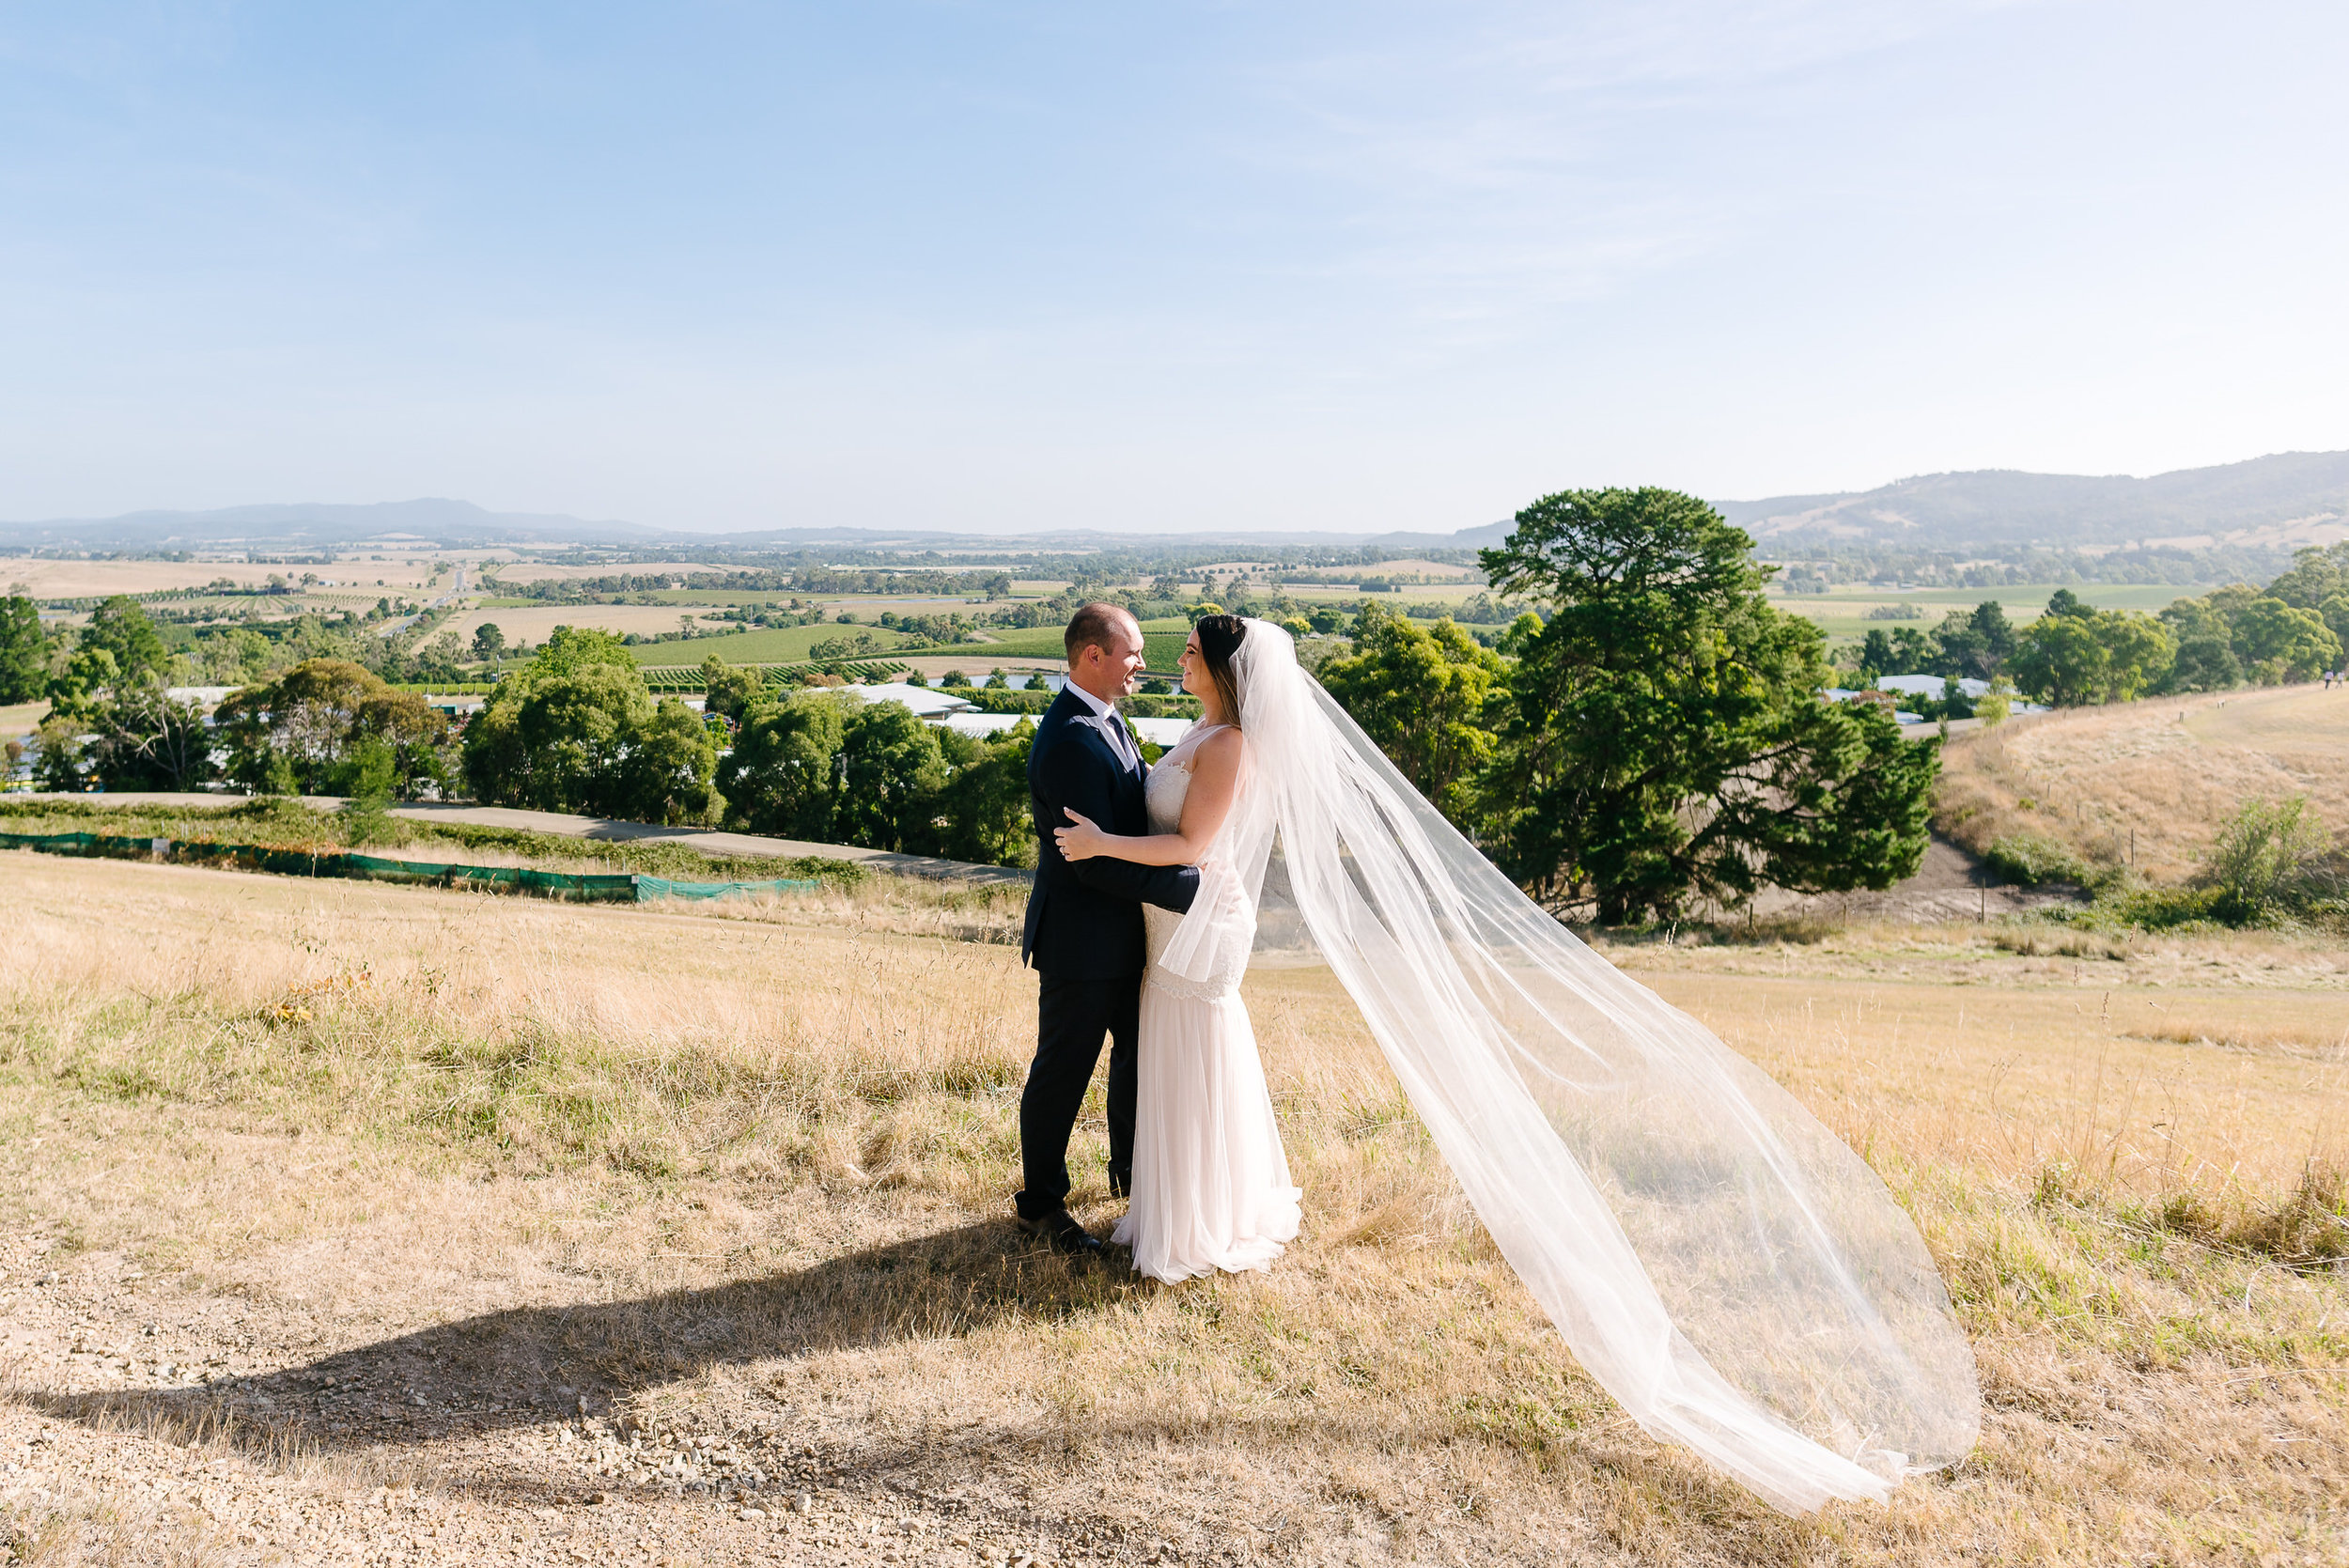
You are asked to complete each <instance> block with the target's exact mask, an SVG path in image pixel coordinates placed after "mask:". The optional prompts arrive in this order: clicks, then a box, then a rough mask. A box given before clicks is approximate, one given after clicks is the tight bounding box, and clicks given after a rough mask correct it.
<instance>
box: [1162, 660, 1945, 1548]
mask: <svg viewBox="0 0 2349 1568" xmlns="http://www.w3.org/2000/svg"><path fill="white" fill-rule="evenodd" d="M1232 668H1233V674H1234V676H1235V682H1236V685H1237V691H1238V697H1239V719H1240V725H1241V728H1242V730H1243V731H1244V733H1245V734H1246V736H1247V738H1248V745H1247V749H1246V753H1245V755H1244V756H1243V758H1242V760H1241V768H1240V776H1241V783H1240V787H1239V789H1238V791H1237V793H1236V795H1235V796H1234V798H1233V801H1232V810H1231V815H1229V816H1228V817H1226V818H1225V819H1224V823H1223V826H1222V828H1221V830H1220V831H1218V833H1217V834H1216V837H1215V841H1214V842H1213V843H1212V844H1210V845H1209V846H1208V847H1207V850H1206V853H1205V854H1204V855H1203V856H1202V857H1201V858H1200V862H1199V872H1200V886H1199V893H1198V896H1197V898H1196V899H1195V900H1194V901H1193V902H1192V905H1191V908H1190V913H1189V914H1187V915H1185V916H1183V917H1181V918H1180V919H1179V920H1178V919H1175V918H1174V917H1171V916H1166V915H1161V914H1159V912H1157V911H1156V910H1152V911H1149V913H1148V916H1147V918H1148V920H1149V923H1150V925H1149V932H1150V970H1149V975H1148V979H1147V981H1146V983H1145V986H1144V988H1143V1001H1142V1039H1141V1056H1142V1062H1141V1079H1142V1082H1141V1107H1140V1110H1141V1115H1140V1119H1139V1123H1138V1126H1137V1127H1136V1138H1135V1145H1136V1149H1135V1155H1136V1157H1135V1162H1134V1184H1133V1199H1134V1203H1133V1210H1132V1212H1131V1213H1130V1214H1129V1215H1128V1217H1127V1219H1126V1222H1125V1223H1124V1224H1122V1225H1120V1226H1119V1227H1118V1230H1117V1235H1118V1237H1119V1239H1121V1240H1125V1241H1128V1242H1130V1243H1131V1244H1132V1246H1133V1248H1134V1257H1135V1262H1136V1263H1137V1265H1140V1266H1141V1267H1143V1269H1144V1270H1146V1271H1148V1272H1150V1273H1153V1274H1156V1275H1158V1276H1159V1278H1160V1279H1180V1278H1183V1277H1185V1276H1187V1275H1191V1274H1198V1273H1203V1272H1205V1271H1206V1270H1207V1269H1209V1268H1214V1267H1225V1268H1229V1267H1235V1266H1238V1267H1246V1266H1250V1265H1258V1266H1261V1265H1262V1264H1263V1262H1264V1261H1265V1260H1267V1259H1268V1258H1270V1257H1271V1256H1272V1255H1273V1254H1274V1253H1276V1252H1277V1251H1278V1250H1280V1247H1281V1244H1282V1243H1283V1242H1284V1241H1286V1240H1287V1239H1289V1238H1290V1237H1291V1236H1293V1235H1294V1234H1296V1232H1297V1212H1298V1211H1297V1199H1298V1191H1297V1188H1294V1187H1292V1186H1290V1185H1289V1178H1288V1171H1287V1162H1286V1161H1285V1160H1284V1159H1283V1157H1282V1154H1281V1144H1280V1138H1279V1135H1278V1133H1277V1132H1276V1130H1275V1129H1274V1126H1273V1124H1272V1110H1271V1105H1270V1103H1269V1101H1268V1098H1267V1096H1266V1094H1265V1088H1264V1075H1263V1070H1262V1068H1261V1067H1260V1066H1259V1065H1258V1063H1257V1061H1256V1052H1255V1045H1254V1040H1253V1037H1252V1032H1251V1031H1250V1029H1249V1025H1248V1015H1247V1012H1246V1011H1245V1010H1244V1009H1243V1008H1242V1006H1241V1005H1240V1001H1239V999H1238V997H1237V994H1236V988H1237V984H1238V981H1239V977H1240V975H1241V973H1242V972H1243V971H1244V970H1246V969H1247V967H1248V954H1249V947H1250V943H1251V939H1252V937H1253V935H1254V932H1255V929H1256V925H1257V921H1258V915H1259V912H1260V911H1269V910H1276V909H1277V910H1282V911H1283V914H1284V915H1285V914H1287V913H1288V912H1289V911H1290V910H1292V909H1293V912H1294V918H1295V920H1296V922H1297V924H1299V926H1301V928H1302V931H1303V934H1304V935H1305V936H1307V937H1309V938H1310V939H1311V941H1312V945H1313V948H1314V949H1315V952H1316V953H1317V954H1318V955H1319V957H1320V959H1321V961H1322V962H1324V963H1326V964H1328V965H1329V967H1330V973H1331V974H1332V975H1333V976H1334V977H1335V978H1336V980H1337V981H1338V983H1339V984H1340V985H1342V986H1345V987H1346V994H1347V995H1348V996H1350V997H1351V998H1353V1000H1354V1002H1355V1005H1356V1006H1357V1007H1359V1008H1360V1009H1361V1016H1362V1021H1363V1023H1364V1024H1365V1025H1367V1026H1368V1028H1369V1030H1370V1032H1371V1034H1372V1036H1373V1037H1374V1038H1375V1039H1377V1042H1378V1046H1379V1048H1380V1050H1381V1051H1382V1052H1383V1053H1384V1054H1385V1056H1386V1059H1387V1062H1388V1063H1389V1065H1391V1066H1392V1068H1393V1069H1394V1073H1395V1078H1396V1079H1397V1081H1398V1082H1399V1083H1400V1084H1401V1085H1402V1087H1403V1090H1404V1092H1405V1093H1406V1094H1408V1095H1409V1096H1410V1101H1411V1105H1412V1107H1413V1108H1414V1109H1415V1110H1417V1111H1418V1112H1419V1116H1420V1120H1421V1122H1422V1123H1423V1125H1424V1126H1425V1127H1426V1129H1427V1132H1428V1135H1429V1137H1430V1138H1432V1139H1433V1140H1434V1141H1435V1144H1436V1146H1437V1148H1438V1149H1439V1150H1440V1151H1441V1152H1442V1155H1443V1157H1444V1162H1445V1163H1446V1164H1447V1165H1448V1166H1450V1167H1451V1169H1452V1172H1453V1173H1454V1174H1455V1176H1457V1177H1458V1178H1459V1182H1460V1186H1461V1188H1462V1190H1463V1191H1464V1192H1465V1193H1466V1194H1467V1196H1468V1199H1469V1201H1470V1203H1472V1204H1473V1205H1474V1206H1475V1209H1476V1214H1477V1218H1478V1219H1481V1220H1482V1221H1483V1222H1484V1225H1485V1229H1486V1232H1487V1233H1488V1234H1490V1235H1491V1237H1492V1239H1493V1241H1494V1243H1495V1244H1496V1245H1497V1246H1498V1247H1499V1248H1500V1249H1501V1254H1502V1255H1503V1256H1504V1257H1506V1258H1507V1259H1508V1260H1509V1263H1510V1265H1511V1266H1512V1267H1513V1268H1514V1269H1515V1270H1516V1271H1517V1277H1518V1278H1519V1279H1520V1280H1521V1281H1524V1284H1525V1287H1526V1289H1527V1290H1528V1291H1529V1292H1530V1293H1531V1294H1532V1296H1533V1297H1534V1299H1536V1300H1538V1301H1539V1302H1540V1303H1541V1304H1542V1306H1543V1308H1544V1309H1545V1310H1546V1311H1547V1312H1548V1313H1549V1316H1550V1320H1551V1321H1552V1322H1553V1323H1555V1324H1556V1325H1557V1326H1558V1329H1559V1332H1560V1333H1561V1334H1562V1335H1563V1337H1564V1340H1565V1343H1566V1345H1567V1346H1568V1347H1569V1348H1571V1350H1572V1351H1573V1353H1574V1356H1575V1358H1577V1359H1578V1360H1579V1361H1580V1362H1581V1364H1582V1366H1583V1368H1584V1369H1585V1370H1586V1371H1588V1372H1589V1373H1590V1374H1591V1375H1592V1376H1593V1377H1595V1378H1596V1379H1597V1380H1598V1382H1599V1383H1600V1384H1601V1385H1602V1386H1603V1387H1604V1388H1605V1389H1607V1391H1608V1392H1610V1394H1612V1395H1614V1397H1615V1398H1616V1399H1617V1400H1619V1401H1620V1402H1621V1403H1622V1405H1623V1407H1624V1409H1625V1410H1626V1412H1628V1413H1629V1415H1630V1416H1631V1418H1632V1419H1633V1420H1634V1421H1638V1422H1639V1424H1640V1425H1641V1427H1642V1428H1643V1429H1645V1430H1646V1431H1647V1432H1649V1433H1650V1434H1652V1435H1654V1436H1657V1437H1659V1438H1662V1439H1664V1440H1665V1441H1668V1442H1672V1443H1676V1444H1679V1445H1681V1446H1682V1447H1684V1448H1686V1449H1688V1451H1690V1452H1693V1453H1696V1454H1697V1455H1699V1456H1701V1457H1702V1458H1703V1459H1704V1460H1705V1461H1706V1462H1707V1463H1709V1464H1711V1465H1712V1466H1714V1467H1717V1468H1718V1469H1719V1471H1720V1473H1721V1474H1723V1475H1725V1476H1729V1477H1733V1478H1735V1480H1736V1481H1738V1482H1740V1483H1744V1484H1745V1485H1746V1486H1748V1487H1750V1488H1751V1489H1752V1490H1753V1491H1754V1492H1755V1493H1756V1494H1758V1495H1759V1496H1760V1497H1762V1498H1766V1500H1768V1501H1769V1502H1770V1503H1771V1504H1772V1505H1773V1506H1775V1507H1777V1508H1780V1509H1782V1510H1784V1511H1785V1512H1787V1513H1790V1514H1805V1513H1809V1512H1811V1511H1812V1510H1813V1509H1816V1508H1819V1507H1820V1506H1822V1505H1823V1504H1825V1503H1828V1502H1829V1501H1831V1500H1833V1499H1836V1498H1851V1499H1857V1498H1875V1499H1882V1498H1887V1497H1889V1496H1890V1494H1891V1492H1892V1489H1893V1488H1894V1487H1895V1486H1896V1485H1898V1484H1899V1483H1900V1482H1901V1480H1902V1479H1903V1478H1904V1477H1906V1476H1908V1475H1913V1474H1916V1473H1917V1472H1919V1471H1921V1470H1925V1469H1932V1468H1936V1467H1942V1466H1947V1465H1952V1464H1954V1463H1956V1462H1957V1461H1959V1460H1961V1459H1963V1458H1964V1457H1965V1456H1966V1455H1967V1454H1968V1452H1970V1451H1971V1450H1972V1449H1973V1446H1974V1443H1975V1439H1976V1437H1977V1436H1978V1435H1979V1433H1980V1430H1981V1410H1982V1400H1981V1392H1980V1388H1979V1385H1978V1383H1977V1381H1976V1377H1975V1373H1974V1358H1973V1348H1972V1346H1971V1345H1970V1344H1969V1343H1968V1341H1967V1338H1966V1335H1965V1332H1964V1330H1963V1329H1962V1328H1961V1327H1959V1326H1958V1324H1957V1322H1956V1321H1955V1319H1954V1317H1953V1315H1952V1312H1951V1308H1950V1298H1949V1293H1948V1291H1947V1289H1946V1288H1945V1287H1944V1286H1943V1284H1942V1282H1941V1276H1940V1271H1939V1270H1938V1268H1937V1267H1936V1265H1935V1263H1934V1258H1933V1254H1932V1252H1931V1250H1929V1249H1928V1248H1927V1247H1926V1246H1925V1243H1924V1238H1923V1237H1922V1236H1921V1235H1920V1234H1918V1230H1917V1226H1916V1223H1915V1222H1914V1221H1913V1220H1912V1219H1910V1218H1909V1217H1908V1214H1907V1212H1906V1210H1905V1209H1904V1208H1903V1207H1902V1205H1901V1203H1900V1202H1899V1201H1898V1200H1897V1199H1896V1198H1895V1197H1894V1196H1893V1194H1892V1193H1891V1191H1890V1189H1889V1188H1887V1187H1886V1186H1885V1184H1884V1181H1883V1179H1882V1178H1881V1177H1879V1176H1878V1175H1877V1174H1876V1173H1875V1171H1873V1170H1872V1169H1870V1168H1869V1166H1868V1164H1867V1162H1866V1161H1864V1160H1862V1159H1861V1158H1860V1157H1859V1156H1858V1155H1856V1154H1854V1153H1853V1152H1852V1150H1851V1149H1850V1148H1849V1147H1848V1146H1847V1145H1845V1144H1844V1143H1843V1141H1842V1140H1840V1139H1838V1138H1837V1137H1836V1136H1835V1134H1834V1133H1833V1132H1831V1131H1830V1130H1828V1127H1826V1126H1823V1125H1822V1124H1821V1123H1820V1121H1819V1119H1818V1118H1817V1117H1816V1116H1814V1115H1812V1112H1811V1111H1810V1110H1807V1109H1805V1108H1804V1107H1803V1106H1802V1105H1801V1104H1800V1103H1799V1102H1798V1101H1797V1100H1796V1098H1795V1097H1794V1096H1793V1095H1792V1094H1788V1093H1787V1092H1786V1091H1785V1089H1783V1088H1782V1087H1781V1086H1780V1085H1779V1084H1777V1083H1775V1082H1773V1081H1771V1079H1770V1078H1769V1077H1768V1075H1766V1074H1765V1073H1764V1072H1763V1071H1762V1070H1761V1069H1760V1068H1758V1067H1756V1066H1755V1065H1754V1064H1753V1063H1750V1062H1748V1061H1747V1060H1745V1059H1744V1058H1743V1057H1741V1056H1739V1055H1738V1054H1737V1053H1736V1052H1735V1051H1733V1050H1731V1049H1730V1048H1728V1047H1727V1046H1725V1045H1723V1044H1722V1043H1721V1041H1720V1040H1719V1038H1718V1037H1717V1036H1715V1035H1714V1033H1713V1032H1712V1031H1710V1030H1708V1029H1706V1028H1705V1027H1704V1026H1703V1024H1701V1023H1699V1022H1698V1021H1697V1020H1696V1019H1695V1018H1692V1017H1689V1016H1688V1014H1686V1013H1683V1012H1681V1011H1680V1010H1678V1009H1677V1008H1674V1007H1672V1006H1671V1005H1669V1004H1668V1003H1666V1002H1665V1001H1664V1000H1663V999H1662V998H1660V997H1658V996H1657V994H1656V993H1655V992H1653V991H1651V990H1649V989H1648V988H1647V987H1646V986H1641V984H1640V983H1639V982H1638V981H1636V980H1633V979H1632V978H1631V977H1630V976H1629V975H1626V974H1625V973H1624V972H1623V971H1622V970H1618V969H1616V968H1615V967H1614V966H1613V965H1612V964H1610V963H1609V962H1607V960H1606V959H1605V958H1604V957H1602V956H1600V955H1598V954H1596V953H1594V952H1592V951H1591V950H1590V949H1589V948H1587V947H1585V946H1584V945H1583V944H1582V943H1581V942H1580V941H1579V939H1576V937H1575V935H1574V933H1573V932H1571V931H1569V930H1567V929H1566V927H1565V926H1563V925H1562V924H1559V923H1558V922H1557V921H1556V920H1555V919H1553V918H1552V917H1551V916H1550V914H1549V913H1548V911H1547V910H1545V909H1543V908H1539V907H1538V906H1536V905H1535V904H1534V903H1533V902H1532V900H1530V899H1528V898H1527V897H1526V895H1525V894H1524V893H1523V892H1522V891H1520V890H1519V889H1518V888H1517V885H1516V884H1515V883H1513V882H1512V881H1510V880H1509V878H1508V877H1506V876H1504V875H1502V873H1501V871H1500V870H1499V869H1498V868H1497V867H1495V866H1494V864H1493V863H1492V862H1490V861H1488V860H1486V858H1485V856H1484V854H1483V852H1482V851H1481V850H1480V849H1479V848H1478V847H1477V846H1475V845H1474V844H1471V843H1470V841H1469V840H1468V838H1467V837H1466V836H1464V835H1463V834H1462V833H1461V832H1460V831H1459V830H1458V829H1457V828H1455V827H1454V826H1453V825H1452V824H1451V823H1450V822H1448V821H1446V820H1445V819H1444V817H1443V815H1442V814H1441V813H1439V812H1438V811H1437V810H1436V809H1435V807H1433V806H1431V805H1429V804H1428V803H1427V801H1426V800H1423V799H1422V798H1421V797H1420V794H1419V792H1418V791H1417V790H1415V789H1413V788H1412V787H1411V784H1410V783H1409V781H1408V780H1407V779H1406V778H1404V776H1403V775H1402V774H1401V773H1400V772H1398V771H1396V769H1395V767H1394V765H1393V764H1392V762H1390V761H1389V760H1388V759H1387V757H1386V755H1385V754H1384V753H1382V752H1380V751H1379V749H1378V747H1377V743H1376V742H1374V741H1373V740H1372V739H1371V738H1370V737H1369V736H1367V735H1365V734H1363V733H1362V729H1361V725H1359V724H1357V723H1356V722H1354V721H1353V720H1352V718H1351V717H1349V716H1348V715H1347V714H1346V710H1345V709H1344V708H1342V707H1340V706H1338V704H1337V703H1336V701H1335V700H1334V699H1332V698H1331V697H1330V694H1329V693H1328V692H1327V691H1323V690H1322V689H1321V688H1320V686H1319V685H1318V684H1316V683H1315V681H1314V679H1313V677H1312V676H1311V675H1308V674H1307V673H1306V672H1305V671H1304V670H1303V669H1302V668H1300V667H1299V664H1298V662H1297V650H1296V646H1295V644H1294V643H1293V641H1292V640H1291V639H1290V637H1289V634H1288V633H1287V632H1285V631H1283V630H1282V629H1280V628H1279V627H1277V626H1271V625H1268V624H1267V623H1265V622H1263V621H1257V620H1251V621H1249V622H1248V623H1247V624H1246V629H1245V635H1244V637H1243V638H1242V640H1241V642H1240V645H1239V647H1238V649H1237V651H1236V652H1235V654H1234V655H1233V660H1232ZM1186 740H1187V742H1188V744H1187V745H1185V746H1178V747H1176V748H1175V752H1174V753H1171V755H1170V756H1169V758H1168V760H1167V762H1164V763H1161V764H1160V765H1159V768H1158V769H1157V771H1155V772H1154V773H1152V775H1151V777H1150V781H1149V796H1148V798H1149V804H1150V819H1151V823H1152V826H1154V827H1158V828H1160V829H1164V828H1169V827H1172V826H1173V825H1174V824H1175V818H1176V817H1177V815H1179V814H1180V810H1181V803H1182V794H1183V791H1184V789H1185V788H1186V787H1187V786H1188V785H1189V784H1190V775H1189V773H1188V771H1187V770H1186V768H1185V767H1184V765H1185V764H1186V763H1187V762H1188V760H1189V754H1190V751H1191V750H1193V749H1195V746H1196V741H1195V740H1194V739H1192V738H1191V737H1186Z"/></svg>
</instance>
